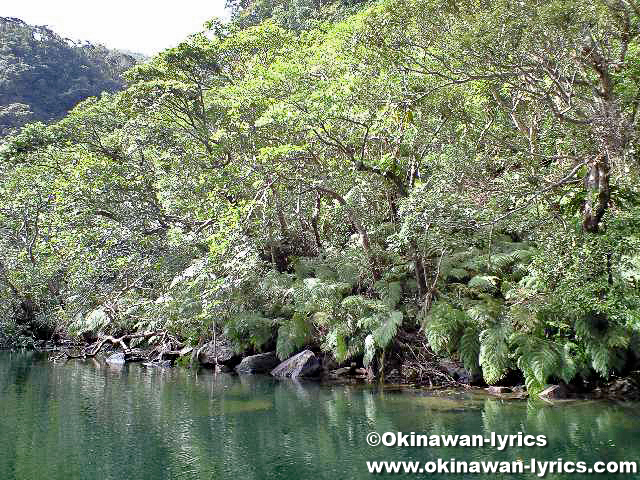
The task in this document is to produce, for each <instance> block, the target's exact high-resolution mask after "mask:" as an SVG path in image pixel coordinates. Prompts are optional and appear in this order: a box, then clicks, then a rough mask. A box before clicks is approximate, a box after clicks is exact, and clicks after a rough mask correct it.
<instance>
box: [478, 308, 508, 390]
mask: <svg viewBox="0 0 640 480" xmlns="http://www.w3.org/2000/svg"><path fill="white" fill-rule="evenodd" d="M510 335H511V325H510V324H509V323H508V322H504V321H503V322H499V321H497V322H495V323H493V324H492V325H491V326H489V327H488V328H486V329H484V330H483V331H482V332H481V333H480V355H479V360H480V362H479V363H480V366H481V367H482V375H483V377H484V379H485V381H486V382H487V383H489V384H492V383H496V382H498V381H500V380H501V379H502V378H503V377H504V376H505V375H506V373H507V370H508V368H509V365H510V362H509V345H508V343H507V340H508V338H509V336H510Z"/></svg>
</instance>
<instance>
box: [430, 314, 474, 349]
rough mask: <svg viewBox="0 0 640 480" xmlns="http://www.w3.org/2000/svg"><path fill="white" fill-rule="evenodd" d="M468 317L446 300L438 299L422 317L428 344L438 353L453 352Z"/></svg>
mask: <svg viewBox="0 0 640 480" xmlns="http://www.w3.org/2000/svg"><path fill="white" fill-rule="evenodd" d="M469 321H470V319H469V317H468V316H467V315H466V314H465V312H463V311H462V310H458V309H456V308H454V307H452V306H451V305H449V304H448V303H446V302H442V301H438V302H436V303H435V304H434V305H433V306H432V307H431V310H430V311H429V313H428V314H427V315H426V316H425V317H424V319H423V322H422V328H423V329H424V331H425V333H426V335H427V340H428V342H429V345H430V346H431V348H432V349H433V351H434V352H436V353H437V354H439V355H444V354H448V353H452V352H454V351H455V350H456V349H457V347H458V341H459V340H460V337H461V336H462V332H463V330H464V327H465V326H466V325H467V324H468V323H469Z"/></svg>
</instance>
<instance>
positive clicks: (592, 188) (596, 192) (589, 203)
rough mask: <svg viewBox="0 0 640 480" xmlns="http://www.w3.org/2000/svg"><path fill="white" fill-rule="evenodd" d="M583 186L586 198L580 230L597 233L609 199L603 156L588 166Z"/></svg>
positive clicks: (604, 158)
mask: <svg viewBox="0 0 640 480" xmlns="http://www.w3.org/2000/svg"><path fill="white" fill-rule="evenodd" d="M584 186H585V189H586V190H587V198H586V200H585V203H584V207H583V210H582V214H583V217H582V228H583V229H584V231H585V232H589V233H598V232H599V231H600V222H601V221H602V217H603V216H604V214H605V212H606V211H607V208H608V206H609V201H610V199H611V189H610V186H609V165H608V163H607V161H606V157H605V155H600V156H598V157H597V158H596V159H595V160H594V161H593V162H591V163H590V164H589V171H588V172H587V175H586V177H585V179H584Z"/></svg>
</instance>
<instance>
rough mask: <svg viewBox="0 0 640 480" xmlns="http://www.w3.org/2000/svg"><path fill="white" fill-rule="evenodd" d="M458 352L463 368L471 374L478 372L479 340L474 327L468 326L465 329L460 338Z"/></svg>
mask: <svg viewBox="0 0 640 480" xmlns="http://www.w3.org/2000/svg"><path fill="white" fill-rule="evenodd" d="M459 352H460V360H462V364H463V365H464V368H466V369H467V370H468V371H469V372H471V373H475V372H478V371H479V370H480V359H479V356H480V338H479V332H478V330H477V328H476V327H475V326H474V325H469V326H467V328H465V330H464V333H463V334H462V337H461V338H460V346H459Z"/></svg>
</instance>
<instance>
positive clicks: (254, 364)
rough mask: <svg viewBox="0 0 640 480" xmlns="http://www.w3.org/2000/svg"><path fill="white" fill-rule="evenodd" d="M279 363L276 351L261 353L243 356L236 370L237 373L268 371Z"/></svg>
mask: <svg viewBox="0 0 640 480" xmlns="http://www.w3.org/2000/svg"><path fill="white" fill-rule="evenodd" d="M278 363H280V361H279V360H278V357H277V356H276V354H275V352H269V353H260V354H258V355H251V356H249V357H246V358H243V359H242V361H241V362H240V363H239V364H238V366H237V367H236V369H235V370H236V372H237V373H268V372H270V371H271V370H272V369H273V368H274V367H275V366H276V365H278Z"/></svg>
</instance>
